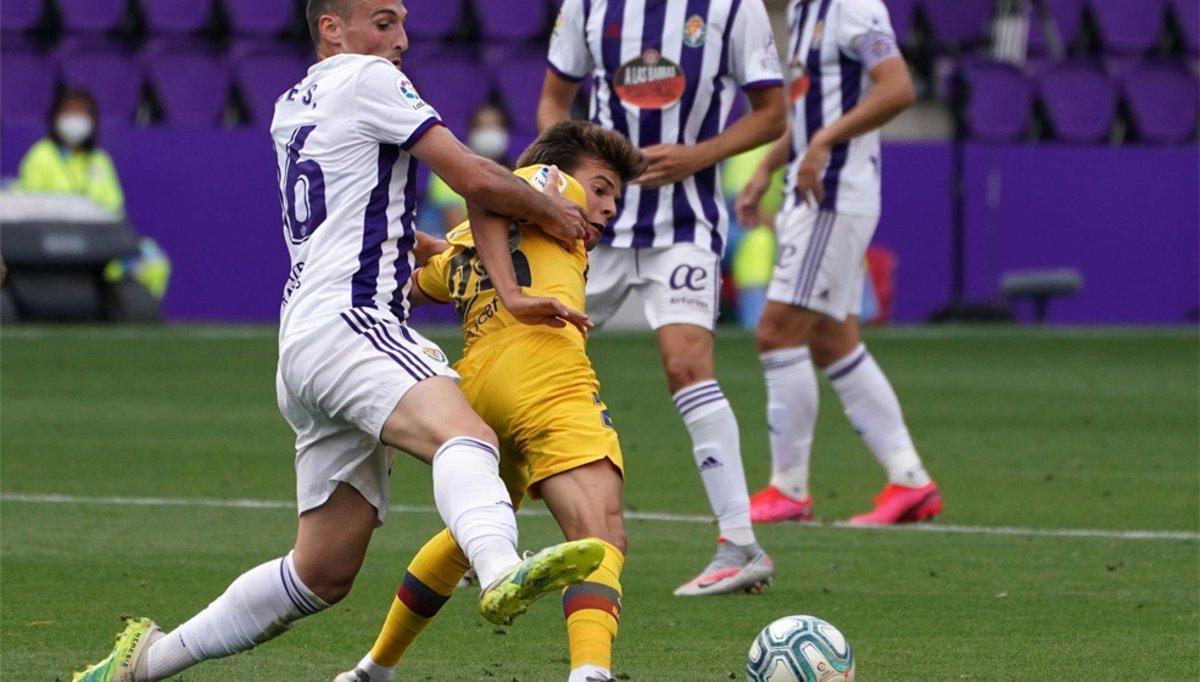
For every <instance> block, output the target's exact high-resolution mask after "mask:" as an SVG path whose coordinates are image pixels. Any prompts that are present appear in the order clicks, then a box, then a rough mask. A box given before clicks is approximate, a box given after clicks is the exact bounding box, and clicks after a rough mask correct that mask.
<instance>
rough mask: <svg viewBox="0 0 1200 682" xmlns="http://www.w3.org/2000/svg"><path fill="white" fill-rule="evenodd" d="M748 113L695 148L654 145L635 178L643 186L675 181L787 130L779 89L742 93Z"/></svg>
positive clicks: (785, 112)
mask: <svg viewBox="0 0 1200 682" xmlns="http://www.w3.org/2000/svg"><path fill="white" fill-rule="evenodd" d="M746 97H747V98H748V99H749V100H750V109H751V111H750V113H748V114H746V115H745V116H743V117H741V118H740V119H738V120H737V121H736V122H734V124H733V125H731V126H729V127H728V128H726V129H725V132H723V133H721V134H720V135H717V136H716V137H712V138H709V139H707V140H705V141H704V142H701V143H700V144H697V145H681V144H656V145H653V146H650V147H646V148H645V149H643V150H642V153H643V154H645V155H646V160H647V161H649V162H650V166H649V167H648V168H647V169H646V172H645V173H643V174H642V176H641V177H640V178H638V180H637V181H638V184H641V185H643V186H646V187H651V188H653V187H662V186H663V185H670V184H672V183H676V182H679V181H680V180H683V179H684V178H687V177H689V176H691V175H694V174H695V173H696V172H698V171H700V170H703V169H705V168H708V167H709V166H712V165H713V164H716V163H718V162H720V161H724V160H725V159H727V158H729V157H731V156H733V155H734V154H739V153H741V152H744V151H746V150H747V149H753V148H755V147H758V146H760V145H764V144H766V143H768V142H770V141H772V140H775V139H777V138H778V137H780V136H781V135H783V133H784V132H785V131H786V130H787V106H786V105H785V104H784V101H783V88H781V87H777V86H773V87H767V88H759V89H756V90H748V91H746Z"/></svg>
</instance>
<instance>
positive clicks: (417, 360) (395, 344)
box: [378, 326, 437, 377]
mask: <svg viewBox="0 0 1200 682" xmlns="http://www.w3.org/2000/svg"><path fill="white" fill-rule="evenodd" d="M378 329H379V333H380V334H383V336H384V337H386V338H385V339H382V340H383V341H384V342H385V343H388V342H390V344H389V346H390V347H392V348H394V349H395V350H396V351H397V352H399V353H403V354H404V356H405V357H407V358H409V359H410V360H412V361H413V364H415V365H417V366H418V367H420V368H421V369H423V370H425V371H426V372H428V373H429V376H431V377H432V376H434V375H435V374H437V372H435V371H433V368H432V367H430V366H429V365H427V364H425V361H424V360H422V359H421V356H419V355H417V354H416V352H415V351H413V349H411V348H409V347H408V346H405V345H404V344H403V343H401V342H400V341H398V340H396V337H394V336H392V333H391V332H390V331H388V329H387V327H384V326H380V327H379V328H378ZM403 329H404V328H403V327H401V331H403Z"/></svg>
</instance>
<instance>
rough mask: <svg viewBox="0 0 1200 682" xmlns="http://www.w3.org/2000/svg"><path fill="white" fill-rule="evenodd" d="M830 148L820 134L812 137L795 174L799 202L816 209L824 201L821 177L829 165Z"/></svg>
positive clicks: (823, 187) (823, 186)
mask: <svg viewBox="0 0 1200 682" xmlns="http://www.w3.org/2000/svg"><path fill="white" fill-rule="evenodd" d="M830 151H831V147H830V146H829V145H828V144H827V143H825V142H823V141H822V140H821V138H820V133H818V134H817V135H814V136H813V138H812V141H811V142H810V143H809V146H808V152H807V153H806V154H805V155H804V158H803V159H801V160H800V170H799V172H798V173H797V174H796V192H797V193H798V194H799V195H800V200H801V201H803V202H805V203H807V204H810V205H812V207H813V208H816V207H818V206H820V205H821V202H823V201H825V183H824V182H823V181H822V179H821V175H822V174H823V173H824V171H825V167H826V166H828V165H829V154H830Z"/></svg>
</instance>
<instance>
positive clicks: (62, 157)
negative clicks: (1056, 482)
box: [17, 88, 125, 215]
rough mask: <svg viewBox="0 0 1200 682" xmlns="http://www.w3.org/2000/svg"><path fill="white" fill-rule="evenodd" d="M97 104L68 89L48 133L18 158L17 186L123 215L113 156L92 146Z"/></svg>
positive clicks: (86, 94) (87, 94) (54, 109)
mask: <svg viewBox="0 0 1200 682" xmlns="http://www.w3.org/2000/svg"><path fill="white" fill-rule="evenodd" d="M98 111H99V110H98V107H97V106H96V100H95V98H93V97H92V94H91V93H90V92H88V91H86V90H75V89H70V88H68V89H67V90H64V91H63V92H62V94H60V95H59V96H58V98H57V100H56V101H55V103H54V106H53V107H52V108H51V109H50V115H49V117H48V119H49V129H50V132H49V134H47V135H46V137H44V138H43V139H41V140H39V141H38V142H37V144H35V145H33V147H32V148H30V150H29V152H28V153H26V154H25V158H24V159H22V160H21V167H20V171H19V175H18V178H17V189H18V190H19V191H22V192H28V193H37V194H76V195H79V196H84V197H87V198H89V199H91V200H92V201H94V202H96V203H97V204H99V205H101V206H103V207H104V208H107V209H109V210H110V211H113V212H114V213H116V214H118V215H121V214H123V213H124V212H125V194H124V192H122V191H121V181H120V180H118V179H117V171H116V169H115V168H113V163H112V159H111V158H109V156H108V154H106V153H105V152H104V150H102V149H100V148H99V147H97V146H96V128H97V121H98V120H99V114H98Z"/></svg>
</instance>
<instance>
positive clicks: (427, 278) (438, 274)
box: [417, 248, 455, 303]
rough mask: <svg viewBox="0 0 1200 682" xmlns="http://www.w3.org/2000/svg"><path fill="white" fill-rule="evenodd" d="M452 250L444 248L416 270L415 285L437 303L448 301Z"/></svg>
mask: <svg viewBox="0 0 1200 682" xmlns="http://www.w3.org/2000/svg"><path fill="white" fill-rule="evenodd" d="M454 251H455V249H454V248H449V249H446V250H445V251H443V252H441V253H439V254H437V255H436V256H434V257H432V258H430V259H429V260H428V261H426V263H425V265H424V266H422V267H421V268H420V269H419V270H417V287H418V288H420V290H421V293H423V294H425V297H426V298H428V299H430V300H432V301H438V302H439V303H449V302H450V258H451V256H452V255H453V253H454Z"/></svg>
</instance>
